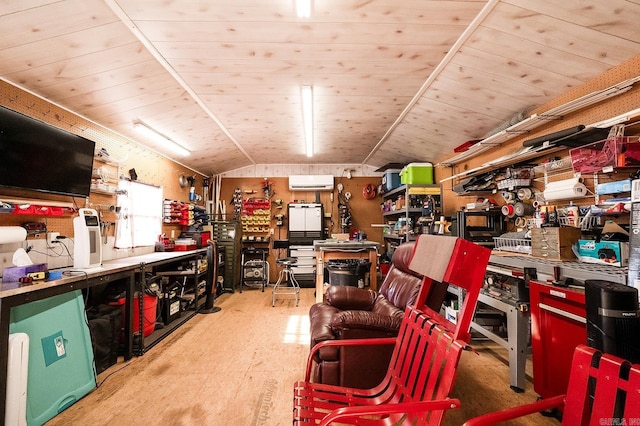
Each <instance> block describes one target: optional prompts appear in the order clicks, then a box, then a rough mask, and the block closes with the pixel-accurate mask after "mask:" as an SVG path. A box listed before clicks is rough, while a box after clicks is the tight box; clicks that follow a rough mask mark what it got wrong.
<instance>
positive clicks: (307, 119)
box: [300, 86, 313, 157]
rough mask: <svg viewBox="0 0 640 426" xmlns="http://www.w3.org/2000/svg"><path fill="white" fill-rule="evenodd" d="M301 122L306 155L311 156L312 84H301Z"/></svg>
mask: <svg viewBox="0 0 640 426" xmlns="http://www.w3.org/2000/svg"><path fill="white" fill-rule="evenodd" d="M300 93H301V96H302V122H303V123H304V140H305V146H306V147H307V157H313V86H302V87H301V88H300Z"/></svg>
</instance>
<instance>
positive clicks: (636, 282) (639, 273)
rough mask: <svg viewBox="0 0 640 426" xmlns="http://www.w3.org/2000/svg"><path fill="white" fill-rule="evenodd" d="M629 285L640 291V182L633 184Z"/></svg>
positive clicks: (630, 216) (630, 218) (630, 217)
mask: <svg viewBox="0 0 640 426" xmlns="http://www.w3.org/2000/svg"><path fill="white" fill-rule="evenodd" d="M631 201H632V204H631V213H630V215H629V275H628V279H627V283H628V285H630V286H632V287H635V288H637V289H640V180H634V181H633V182H631Z"/></svg>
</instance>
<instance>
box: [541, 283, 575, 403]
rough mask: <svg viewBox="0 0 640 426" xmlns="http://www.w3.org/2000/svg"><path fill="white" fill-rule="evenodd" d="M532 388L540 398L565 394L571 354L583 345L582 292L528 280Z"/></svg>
mask: <svg viewBox="0 0 640 426" xmlns="http://www.w3.org/2000/svg"><path fill="white" fill-rule="evenodd" d="M529 295H530V301H531V350H532V354H533V389H534V391H535V392H536V393H538V394H539V395H540V396H541V397H542V398H548V397H551V396H555V395H560V394H563V393H565V392H566V390H567V385H568V381H569V370H570V368H571V359H572V357H573V352H574V349H575V348H576V346H578V344H580V343H582V344H587V326H586V323H587V320H586V307H585V297H584V290H583V289H574V288H564V287H558V286H554V285H552V284H546V283H540V282H536V281H531V282H530V283H529Z"/></svg>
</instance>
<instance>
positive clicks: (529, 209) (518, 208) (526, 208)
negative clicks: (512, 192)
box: [513, 201, 534, 217]
mask: <svg viewBox="0 0 640 426" xmlns="http://www.w3.org/2000/svg"><path fill="white" fill-rule="evenodd" d="M513 211H514V214H515V215H516V216H519V217H522V216H528V215H531V214H533V212H534V207H533V206H532V205H531V204H525V203H523V202H521V201H519V202H517V203H515V204H514V205H513Z"/></svg>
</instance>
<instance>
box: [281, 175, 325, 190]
mask: <svg viewBox="0 0 640 426" xmlns="http://www.w3.org/2000/svg"><path fill="white" fill-rule="evenodd" d="M289 190H290V191H331V190H333V176H332V175H291V176H289Z"/></svg>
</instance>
